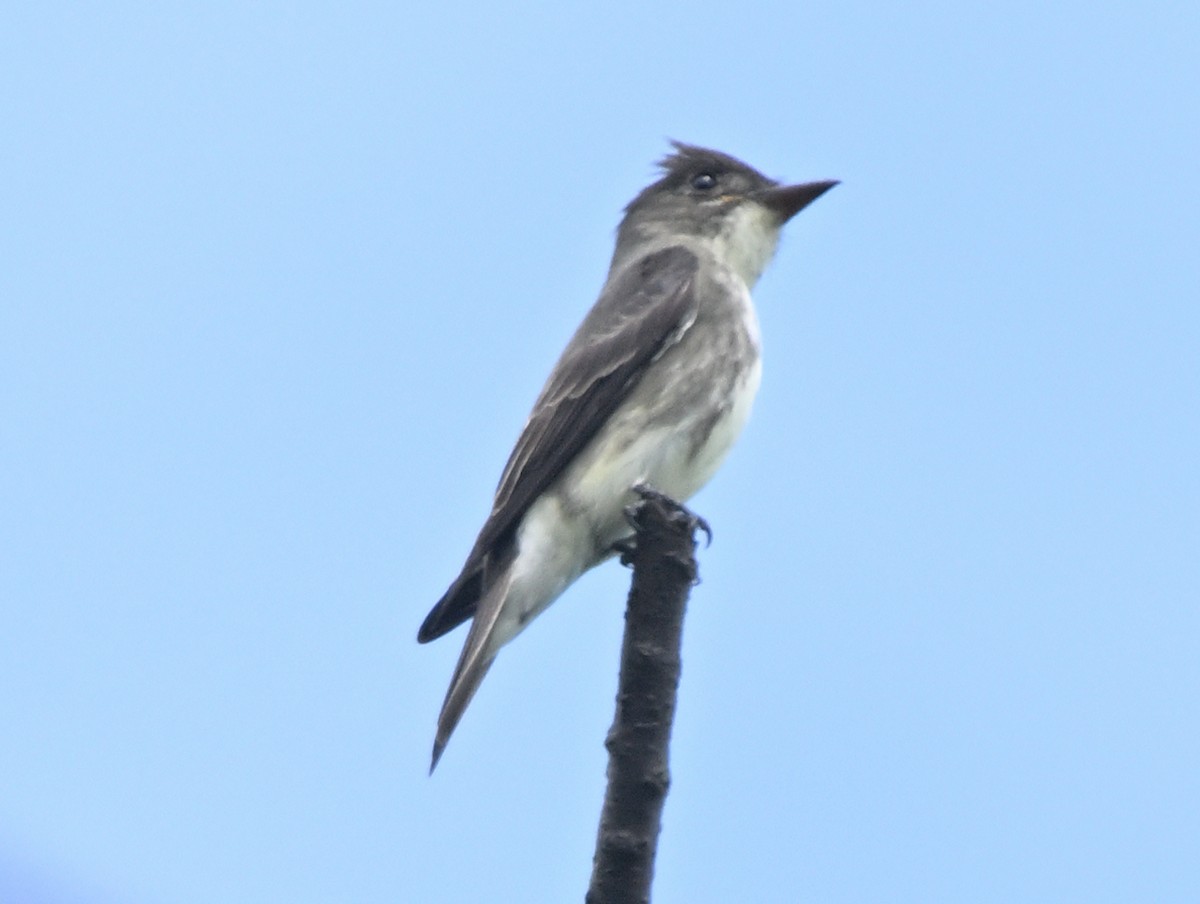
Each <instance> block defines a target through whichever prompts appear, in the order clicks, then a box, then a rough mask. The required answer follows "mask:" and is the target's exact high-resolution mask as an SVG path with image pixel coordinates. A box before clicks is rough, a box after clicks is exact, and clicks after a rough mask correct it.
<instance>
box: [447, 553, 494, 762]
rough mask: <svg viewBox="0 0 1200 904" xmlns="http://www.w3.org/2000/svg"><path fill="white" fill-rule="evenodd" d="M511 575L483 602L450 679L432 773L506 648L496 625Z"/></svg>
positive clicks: (476, 613) (491, 587)
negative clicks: (499, 653)
mask: <svg viewBox="0 0 1200 904" xmlns="http://www.w3.org/2000/svg"><path fill="white" fill-rule="evenodd" d="M511 574H512V573H511V571H510V570H506V571H505V573H503V574H502V575H500V576H499V580H496V581H494V582H493V583H492V585H491V586H490V587H488V588H487V589H486V590H485V591H484V593H483V595H482V596H481V597H480V599H479V605H478V608H477V609H476V610H475V619H474V620H473V621H472V622H471V629H470V630H469V631H468V632H467V640H466V643H464V644H463V649H462V654H461V655H460V656H459V657H458V665H457V666H455V668H454V677H453V678H451V679H450V689H449V690H447V691H446V699H445V701H444V702H443V703H442V711H441V714H440V715H439V716H438V725H437V735H436V736H435V737H434V740H433V760H432V762H431V763H430V764H429V772H430V774H432V773H433V770H434V769H436V768H437V764H438V760H440V759H441V758H442V751H443V750H445V749H446V743H447V742H448V741H449V740H450V735H451V734H453V733H454V729H455V727H456V726H457V725H458V722H459V720H460V719H461V718H462V715H463V713H464V712H465V711H466V709H467V705H468V704H469V703H470V702H471V698H472V697H474V696H475V691H477V690H478V689H479V685H480V683H481V682H482V681H483V678H484V676H485V675H487V672H488V669H489V668H491V666H492V662H493V661H494V660H495V659H496V653H497V652H498V651H499V649H500V647H501V646H502V645H503V641H502V640H501V639H500V638H498V637H497V635H496V626H497V625H498V623H499V620H500V612H501V610H502V609H503V608H504V602H505V600H506V599H507V598H508V592H509V588H510V585H511Z"/></svg>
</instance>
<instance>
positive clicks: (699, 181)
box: [692, 173, 717, 191]
mask: <svg viewBox="0 0 1200 904" xmlns="http://www.w3.org/2000/svg"><path fill="white" fill-rule="evenodd" d="M716 184H717V177H716V176H714V175H713V174H712V173H700V175H698V176H693V177H692V188H694V189H696V190H697V191H708V190H709V189H710V188H713V187H715V186H716Z"/></svg>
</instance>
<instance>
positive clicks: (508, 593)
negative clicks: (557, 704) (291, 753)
mask: <svg viewBox="0 0 1200 904" xmlns="http://www.w3.org/2000/svg"><path fill="white" fill-rule="evenodd" d="M658 167H659V174H658V176H659V177H658V178H657V179H656V180H655V181H654V182H653V183H652V184H650V185H649V186H647V187H646V188H645V189H643V190H642V191H641V192H640V193H639V194H638V195H637V196H636V197H635V198H634V199H633V200H632V201H630V202H629V204H628V205H627V206H626V207H625V210H624V216H623V217H622V219H621V222H620V225H619V226H618V228H617V235H616V244H615V248H614V250H613V256H612V261H611V264H610V266H609V271H608V276H607V278H606V280H605V282H604V285H603V287H602V289H601V291H600V295H599V298H598V299H597V301H596V303H595V304H594V305H593V306H592V308H591V310H590V311H589V312H588V313H587V315H586V316H585V317H584V319H583V322H582V323H581V324H580V326H579V328H578V329H577V330H576V332H575V334H574V335H573V336H572V338H571V339H570V341H569V342H568V343H567V346H566V348H565V349H564V350H563V352H562V355H561V356H560V357H559V359H558V362H557V364H555V366H554V369H553V370H552V371H551V373H550V376H549V378H548V379H547V381H546V384H545V386H544V387H543V389H542V391H541V393H540V395H539V396H538V397H537V400H536V401H535V402H534V405H533V409H532V411H531V412H530V414H529V417H528V419H527V420H526V422H525V426H524V429H523V430H522V431H521V434H520V436H519V438H518V439H517V442H516V445H515V447H514V448H513V450H512V453H511V455H510V456H509V458H508V462H507V464H506V465H505V467H504V470H503V472H502V474H501V477H500V481H499V484H498V486H497V488H496V493H495V497H494V499H493V501H492V508H491V512H490V514H489V515H488V517H487V519H486V521H485V522H484V524H483V527H482V529H481V530H480V531H479V534H478V536H477V537H476V539H475V543H474V545H473V546H472V547H471V551H470V553H469V554H468V555H467V558H466V561H465V563H464V564H463V567H462V570H461V571H460V572H459V575H458V577H457V578H455V579H454V581H453V583H451V584H450V587H449V589H447V590H446V592H445V594H444V595H443V596H442V598H441V599H440V600H438V602H437V603H436V604H435V605H434V606H433V608H432V609H431V610H430V612H429V614H428V616H427V617H426V618H425V620H424V622H423V623H422V624H421V627H420V630H419V631H418V633H417V640H418V642H420V643H428V642H429V641H432V640H435V639H437V638H439V637H441V636H442V635H444V634H446V633H448V632H449V631H451V630H453V629H454V628H456V627H457V626H458V625H460V624H462V623H463V622H465V621H467V620H468V619H470V620H471V625H470V628H469V629H468V631H467V636H466V640H465V642H464V644H463V648H462V653H461V654H460V656H459V658H458V663H457V665H456V666H455V668H454V673H453V676H452V678H451V680H450V686H449V688H448V690H447V692H446V696H445V699H444V701H443V704H442V708H441V712H440V714H439V716H438V722H437V731H436V734H435V737H434V743H433V756H432V761H431V763H430V767H429V771H430V773H431V774H432V772H433V771H434V769H435V768H436V767H437V764H438V761H439V760H440V759H441V756H442V753H443V751H444V750H445V748H446V743H447V742H448V741H449V739H450V736H451V734H452V733H453V731H454V729H455V727H456V726H457V725H458V724H459V720H460V719H461V718H462V715H463V712H464V711H465V710H466V708H467V705H468V704H469V703H470V702H471V699H472V697H473V696H474V695H475V691H476V690H477V689H478V687H479V685H480V683H481V682H482V681H483V678H484V676H485V675H486V674H487V672H488V669H489V668H490V667H491V665H492V663H493V662H494V661H495V658H496V655H497V653H498V652H499V650H500V649H501V647H503V646H504V645H505V644H507V643H508V642H509V641H511V640H512V639H513V638H514V637H516V636H517V635H518V634H519V633H520V632H521V631H522V630H523V629H524V628H525V627H526V626H527V625H528V624H529V623H530V622H531V621H532V620H533V619H534V618H536V617H537V616H538V615H540V614H541V613H542V612H544V611H545V610H546V608H547V607H548V606H549V605H550V604H551V603H552V602H554V601H555V600H556V599H557V598H558V597H559V596H560V595H561V594H562V593H563V592H564V591H565V590H566V589H567V587H569V586H570V585H571V583H572V582H574V581H575V580H576V579H577V578H579V577H580V576H581V575H582V574H583V573H584V572H586V571H588V570H589V569H591V568H593V567H595V566H597V565H599V564H600V563H602V562H604V561H605V560H607V559H609V558H611V557H612V556H613V555H614V554H616V553H617V552H618V551H620V550H622V549H627V548H628V545H629V543H630V542H631V540H632V533H633V532H632V528H631V527H630V525H629V523H628V521H627V520H626V517H625V509H626V507H627V506H628V505H629V504H630V503H631V502H632V501H633V500H634V498H635V495H634V490H635V487H648V488H653V490H655V491H656V492H659V493H662V494H665V495H666V496H668V497H669V498H671V499H673V500H675V501H678V502H680V503H682V502H684V501H686V500H687V499H688V498H690V497H691V496H692V495H693V494H694V493H696V492H697V491H698V490H699V489H700V488H701V487H702V486H703V485H704V484H705V483H706V482H707V481H708V480H709V478H710V477H712V475H713V473H714V472H715V471H716V469H717V467H718V466H719V465H720V464H721V462H722V460H723V459H724V458H725V456H726V454H727V453H728V451H729V449H730V448H731V446H732V445H733V443H734V440H735V439H736V438H737V436H738V434H739V433H740V432H741V430H742V427H743V426H744V425H745V423H746V419H747V417H748V416H749V414H750V408H751V405H752V403H753V401H754V396H755V394H756V392H757V390H758V386H759V381H760V378H761V373H762V365H761V358H760V335H759V324H758V318H757V315H756V313H755V310H754V304H753V302H752V300H751V297H750V290H751V289H752V288H753V287H754V285H755V283H756V282H757V281H758V278H759V276H760V275H761V274H762V272H763V270H764V269H765V267H766V266H767V264H768V263H769V262H770V260H771V258H772V257H773V255H774V253H775V249H776V245H777V243H778V240H779V235H780V232H781V230H782V228H783V225H784V224H785V223H786V222H787V221H788V220H790V219H791V218H792V217H793V216H794V215H795V214H797V213H798V212H799V211H801V210H802V209H804V208H805V207H807V206H808V205H809V204H811V203H812V202H813V201H815V200H816V199H817V198H819V197H820V196H821V195H823V194H824V193H825V192H827V191H829V189H831V188H833V187H834V186H835V185H838V184H839V183H838V181H837V180H824V181H816V182H806V183H800V184H792V185H784V184H782V183H780V182H778V181H776V180H774V179H770V178H768V177H767V176H764V175H763V174H762V173H761V172H759V171H758V170H756V169H754V168H753V167H751V166H750V165H748V164H746V163H743V162H742V161H741V160H738V159H737V158H735V157H732V156H730V155H729V154H726V153H723V152H720V151H716V150H711V149H707V148H703V147H699V146H696V145H691V144H685V143H682V142H678V141H673V142H671V151H670V153H668V154H667V155H666V156H665V157H663V158H662V159H661V160H660V161H659V162H658Z"/></svg>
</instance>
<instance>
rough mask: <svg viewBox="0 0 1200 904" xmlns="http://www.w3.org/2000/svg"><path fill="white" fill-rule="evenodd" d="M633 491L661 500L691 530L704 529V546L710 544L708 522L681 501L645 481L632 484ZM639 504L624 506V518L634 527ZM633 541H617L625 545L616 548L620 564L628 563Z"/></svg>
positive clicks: (632, 539) (710, 532) (645, 496)
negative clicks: (684, 521)
mask: <svg viewBox="0 0 1200 904" xmlns="http://www.w3.org/2000/svg"><path fill="white" fill-rule="evenodd" d="M633 492H634V493H636V494H637V495H638V496H640V497H641V498H642V500H643V501H647V500H650V499H653V500H656V501H658V502H662V503H664V504H666V505H667V506H668V507H670V508H672V509H675V510H676V513H677V514H676V517H679V518H686V519H687V521H688V526H689V527H690V528H691V529H692V530H702V531H704V546H705V548H708V547H709V546H711V545H712V537H713V535H712V528H711V527H709V526H708V522H707V521H705V520H704V519H703V518H701V517H700V516H699V515H697V514H696V513H695V512H693V511H692V510H691V509H689V508H688V507H687V506H685V505H684V504H683V503H681V502H679V501H677V500H675V499H672V498H671V497H670V496H668V495H667V494H666V493H664V492H662V491H661V490H656V489H654V487H652V486H650V485H649V484H646V483H637V484H634V485H633ZM640 504H641V503H637V502H635V503H634V504H633V505H627V506H625V520H626V521H628V522H629V523H630V524H631V525H632V526H633V527H634V528H637V527H638V521H637V509H638V506H639V505H640ZM635 542H636V541H635V539H634V538H632V537H631V538H630V539H629V540H622V541H618V543H620V544H623V545H624V546H625V547H626V548H624V549H617V551H618V552H620V553H621V564H622V565H628V564H629V561H627V559H629V558H630V557H631V556H632V553H633V548H634V546H635ZM614 548H617V544H614Z"/></svg>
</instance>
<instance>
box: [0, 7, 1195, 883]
mask: <svg viewBox="0 0 1200 904" xmlns="http://www.w3.org/2000/svg"><path fill="white" fill-rule="evenodd" d="M405 6H406V5H405V4H394V3H390V4H382V3H380V4H375V3H351V4H337V5H334V4H328V5H313V4H279V3H252V4H247V3H236V4H233V3H211V4H189V3H181V4H151V3H145V4H136V3H113V4H106V5H102V6H99V5H83V4H56V3H41V4H35V5H29V4H27V5H26V6H25V7H22V8H14V9H12V10H10V11H8V13H6V16H5V27H4V28H3V29H0V115H2V118H3V122H4V128H3V130H0V161H3V166H2V175H0V207H2V208H3V210H4V211H5V216H4V217H3V218H2V220H0V261H2V264H0V550H2V552H0V726H3V729H2V731H0V776H3V778H2V779H0V900H4V901H6V902H8V901H16V902H22V904H24V902H35V901H36V902H50V904H66V902H73V904H101V902H103V904H191V902H212V901H283V900H286V901H291V902H326V901H335V900H345V901H356V902H394V901H422V902H441V901H445V902H457V901H468V900H513V901H552V900H581V898H582V894H583V890H584V889H585V887H586V883H587V877H588V874H589V870H590V864H591V854H592V846H593V842H594V834H595V826H596V820H597V817H598V813H599V806H600V800H601V795H602V791H603V776H604V765H605V759H604V751H603V747H602V741H603V737H604V733H605V731H606V729H607V727H608V724H609V720H610V718H611V712H612V697H613V691H614V688H615V675H616V663H617V652H618V644H619V635H620V629H621V615H622V609H623V600H624V593H625V590H626V587H627V580H628V575H627V573H626V572H624V571H623V570H622V569H621V568H619V567H617V566H616V565H610V566H606V567H605V568H603V569H600V570H598V571H597V572H594V573H593V574H591V575H589V576H587V577H586V578H585V579H584V580H582V581H581V582H580V583H579V584H578V585H576V586H575V587H574V588H572V589H571V591H570V592H569V593H568V594H567V595H566V596H565V597H564V598H562V599H561V600H560V602H559V603H558V604H557V605H556V606H555V607H553V609H551V610H550V612H548V613H547V614H546V615H545V616H544V617H543V618H542V619H540V620H539V621H538V622H537V623H536V624H535V625H534V627H533V628H531V629H530V630H529V631H528V632H526V633H525V634H524V635H522V636H521V637H520V638H519V640H518V641H517V642H516V643H514V644H513V645H512V646H511V647H509V648H508V649H507V650H506V651H505V653H504V654H503V655H502V657H501V658H500V660H499V661H498V663H497V666H496V667H495V668H494V669H493V671H492V674H491V675H490V676H489V679H488V681H487V682H486V683H485V684H484V686H483V689H482V690H481V692H480V694H479V696H478V697H477V699H476V701H475V703H474V704H473V706H472V708H471V710H470V711H469V712H468V714H467V717H466V719H465V720H464V722H463V724H462V726H461V727H460V729H459V732H458V733H457V734H456V736H455V738H454V740H453V742H452V744H451V745H450V747H449V748H448V750H447V752H446V756H445V758H444V759H443V761H442V765H441V766H440V768H439V771H438V773H437V774H436V775H435V776H434V777H433V778H432V779H430V778H427V777H426V775H425V771H426V767H427V762H428V753H429V746H430V743H431V740H432V734H433V727H434V720H435V717H436V713H437V709H438V706H439V704H440V702H441V697H442V694H443V693H444V690H445V685H446V682H447V680H448V677H449V674H450V670H451V668H452V666H453V662H454V659H455V657H456V655H457V653H458V647H459V644H460V643H461V635H460V634H456V635H454V636H453V637H452V638H449V639H447V640H444V641H442V642H440V643H438V644H434V645H432V646H428V647H419V646H418V645H417V644H416V643H415V633H416V629H417V626H418V624H419V623H420V621H421V619H422V617H423V616H424V614H425V612H426V611H427V609H428V608H429V606H430V605H431V604H432V603H433V602H434V601H435V600H436V599H437V598H438V596H439V595H440V594H441V592H442V591H443V590H444V589H445V586H446V584H447V583H448V582H449V581H450V580H451V579H452V578H453V577H454V575H455V573H456V572H457V569H458V567H459V565H460V564H461V559H462V557H463V556H464V555H465V553H466V551H467V549H468V547H469V545H470V543H471V541H472V539H473V537H474V533H475V531H476V530H477V529H478V527H479V524H480V523H481V520H482V518H483V516H484V514H485V513H486V510H487V507H488V504H489V500H490V493H491V491H492V489H493V487H494V484H495V481H496V479H497V477H498V476H499V471H500V468H501V466H502V464H503V462H504V459H505V457H506V455H507V453H508V450H509V447H510V445H511V443H512V441H513V440H514V439H515V437H516V434H517V431H518V430H519V428H520V426H521V424H522V422H523V419H524V417H525V414H526V412H527V410H528V407H529V405H530V403H531V402H532V400H533V398H534V396H535V395H536V393H537V391H538V390H539V388H540V386H541V383H542V380H543V379H544V378H545V375H546V373H547V372H548V370H549V367H550V366H551V364H552V363H553V361H554V359H555V357H556V356H557V353H558V351H559V349H560V348H561V346H562V345H563V343H564V342H565V341H566V338H567V337H568V336H569V335H570V333H571V331H572V330H573V329H574V326H575V324H576V323H577V322H578V320H579V319H580V317H581V316H582V315H583V313H584V311H585V310H586V309H587V307H588V305H589V304H590V303H591V301H592V300H593V299H594V297H595V294H596V291H597V289H598V287H599V285H600V282H601V280H602V278H603V274H604V270H605V267H606V265H607V261H608V255H609V253H610V251H611V238H612V231H613V228H614V227H615V225H616V222H617V219H618V216H619V212H620V209H621V207H622V205H623V204H624V203H625V202H626V201H627V200H628V199H629V198H630V197H632V196H633V194H634V193H636V192H637V191H638V190H639V189H640V188H641V187H642V186H643V185H644V184H646V182H647V181H648V180H649V179H650V178H652V175H653V171H652V166H651V164H652V162H653V161H654V160H655V159H657V158H658V157H659V156H661V155H662V153H663V152H664V151H665V149H666V139H667V138H668V137H674V138H679V139H683V140H687V141H692V142H696V143H701V144H707V145H711V146H714V147H718V148H721V149H723V150H726V151H728V152H730V153H733V154H736V155H738V156H741V157H743V158H744V159H746V160H748V161H749V162H751V163H752V164H754V165H756V166H758V167H759V168H761V169H763V170H764V171H766V172H767V173H769V174H772V175H774V176H777V177H780V178H786V179H790V180H795V181H801V180H808V179H817V178H839V179H841V180H843V184H842V185H841V186H840V187H839V188H837V189H836V190H835V191H833V192H831V193H830V194H829V195H827V196H826V197H824V198H822V199H821V200H820V201H819V202H818V203H816V204H815V205H814V206H813V207H812V208H810V209H809V210H807V211H805V212H804V213H803V214H802V215H801V216H799V217H798V218H797V219H796V220H795V221H794V222H793V223H792V224H790V225H789V227H788V230H787V233H786V234H785V237H784V241H783V243H782V247H781V249H780V252H779V254H778V257H777V259H776V262H775V264H774V265H773V267H772V268H771V269H770V270H769V271H768V272H767V274H766V276H765V277H764V278H763V280H762V282H761V283H760V285H759V287H758V290H757V292H756V298H757V301H758V305H759V312H760V319H761V322H762V329H763V337H764V356H765V366H764V380H763V387H762V391H761V393H760V396H759V399H758V402H757V405H756V408H755V412H754V415H753V417H752V419H751V422H750V425H749V427H748V429H747V430H746V433H745V434H744V435H743V437H742V440H741V441H740V443H739V445H738V447H737V448H736V449H735V450H734V452H733V454H732V455H731V456H730V458H729V460H728V462H727V464H726V466H725V467H724V469H723V470H722V472H721V473H720V474H719V475H718V476H717V478H716V479H715V480H714V482H713V483H712V484H711V485H710V487H709V488H707V489H706V490H704V491H703V492H702V493H701V494H700V495H699V496H697V497H696V499H695V500H694V508H695V509H696V510H697V511H698V512H700V513H701V514H703V515H705V516H706V517H707V518H708V519H709V520H710V521H711V523H712V525H713V528H714V531H715V541H714V543H713V545H712V547H711V548H709V549H707V550H704V551H703V552H702V554H701V562H700V564H701V572H702V575H703V583H702V584H701V585H700V586H699V587H697V588H696V590H695V591H694V593H693V596H692V601H691V606H690V611H689V616H688V622H687V631H686V637H685V647H684V672H683V683H682V687H681V692H680V693H681V696H680V711H679V717H678V722H677V724H676V728H675V736H674V744H673V751H672V767H673V774H674V784H673V787H672V791H671V796H670V798H669V800H668V804H667V810H666V815H665V822H664V832H663V838H662V844H661V850H660V857H659V861H658V870H657V880H656V885H655V891H656V895H655V901H656V902H672V901H679V902H682V901H687V902H701V904H703V902H726V901H731V900H743V901H762V902H773V901H779V902H791V901H795V900H812V901H822V902H827V904H833V902H860V901H880V900H887V901H892V902H931V901H946V902H961V901H973V902H981V901H982V902H992V901H994V902H1012V901H1030V902H1042V901H1094V902H1108V901H1112V902H1116V901H1138V902H1141V901H1155V902H1185V901H1187V902H1191V901H1195V900H1197V899H1198V898H1200V872H1198V871H1197V870H1196V866H1195V850H1196V839H1197V838H1200V771H1198V770H1197V763H1200V720H1198V718H1197V716H1198V714H1200V657H1198V656H1197V647H1198V644H1200V614H1198V608H1200V606H1198V604H1200V467H1198V463H1200V426H1198V417H1197V415H1198V413H1200V352H1198V350H1200V305H1198V302H1200V253H1198V249H1200V174H1198V170H1197V167H1196V161H1197V159H1200V117H1197V115H1196V97H1197V90H1198V89H1200V62H1198V58H1197V55H1196V53H1195V47H1196V42H1197V39H1198V37H1200V13H1198V12H1197V9H1196V8H1195V6H1194V5H1187V4H1183V3H1175V4H1167V3H1164V4H1154V5H1145V4H1133V3H1125V4H1104V3H1101V4H1094V3H1093V4H1081V3H1061V4H1044V3H1036V4H1035V3H1011V4H1001V5H998V6H997V5H993V6H990V7H978V6H973V7H967V6H963V5H962V4H949V3H945V4H937V3H933V4H917V5H909V6H907V7H889V6H886V5H882V4H880V5H876V4H863V3H855V2H849V3H847V2H841V3H826V4H815V5H814V4H799V5H798V4H792V3H782V2H780V3H753V2H751V3H746V4H737V5H735V6H732V7H731V6H729V5H727V4H726V5H716V4H712V3H704V2H698V3H693V4H659V5H653V4H644V3H636V4H634V3H614V4H607V5H602V6H597V7H595V8H586V9H584V8H574V7H571V6H569V5H564V4H525V5H520V6H517V7H511V8H505V9H499V8H494V7H493V6H490V5H478V6H472V5H456V4H440V5H436V6H433V7H430V8H429V9H428V10H424V11H416V10H413V9H408V8H405Z"/></svg>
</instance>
